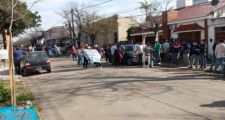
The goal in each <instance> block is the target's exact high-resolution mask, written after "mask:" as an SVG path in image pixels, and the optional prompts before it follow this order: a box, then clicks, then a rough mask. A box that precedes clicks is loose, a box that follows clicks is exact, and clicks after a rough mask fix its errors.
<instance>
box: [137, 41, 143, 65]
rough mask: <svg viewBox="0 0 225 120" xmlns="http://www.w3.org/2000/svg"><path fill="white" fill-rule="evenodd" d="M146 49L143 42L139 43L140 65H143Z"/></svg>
mask: <svg viewBox="0 0 225 120" xmlns="http://www.w3.org/2000/svg"><path fill="white" fill-rule="evenodd" d="M143 50H144V45H143V43H141V44H140V45H139V48H138V64H139V67H143V63H144V62H143V60H144V59H143V52H144V51H143Z"/></svg>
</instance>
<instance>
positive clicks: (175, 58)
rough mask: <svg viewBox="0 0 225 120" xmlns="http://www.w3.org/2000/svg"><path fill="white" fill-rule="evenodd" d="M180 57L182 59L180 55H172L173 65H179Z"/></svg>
mask: <svg viewBox="0 0 225 120" xmlns="http://www.w3.org/2000/svg"><path fill="white" fill-rule="evenodd" d="M179 57H180V53H173V54H172V64H176V65H178V60H179Z"/></svg>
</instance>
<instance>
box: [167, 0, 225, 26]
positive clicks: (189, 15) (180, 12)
mask: <svg viewBox="0 0 225 120" xmlns="http://www.w3.org/2000/svg"><path fill="white" fill-rule="evenodd" d="M223 7H225V0H221V1H220V2H219V4H218V5H217V8H216V7H214V6H212V5H211V3H210V2H208V3H203V4H197V5H193V6H189V7H184V8H179V9H176V10H173V11H169V12H168V23H171V22H177V21H182V20H188V19H195V18H201V17H206V16H209V15H210V13H212V12H215V11H217V10H219V9H221V8H223Z"/></svg>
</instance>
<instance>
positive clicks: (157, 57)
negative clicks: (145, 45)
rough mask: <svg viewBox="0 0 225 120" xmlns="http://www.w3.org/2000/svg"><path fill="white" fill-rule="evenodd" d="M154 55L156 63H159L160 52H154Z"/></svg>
mask: <svg viewBox="0 0 225 120" xmlns="http://www.w3.org/2000/svg"><path fill="white" fill-rule="evenodd" d="M155 56H156V63H157V64H160V63H161V54H160V53H156V54H155Z"/></svg>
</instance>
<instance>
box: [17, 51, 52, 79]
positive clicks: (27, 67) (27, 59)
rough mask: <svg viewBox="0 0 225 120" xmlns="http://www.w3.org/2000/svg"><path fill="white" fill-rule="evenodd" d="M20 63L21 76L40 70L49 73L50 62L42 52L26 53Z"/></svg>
mask: <svg viewBox="0 0 225 120" xmlns="http://www.w3.org/2000/svg"><path fill="white" fill-rule="evenodd" d="M21 62H22V63H21V72H22V75H23V76H27V75H28V74H29V73H32V72H35V71H40V70H46V71H47V73H50V72H51V61H50V59H49V58H48V56H47V54H46V52H44V51H35V52H29V53H26V54H25V55H24V56H23V59H22V61H21Z"/></svg>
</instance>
